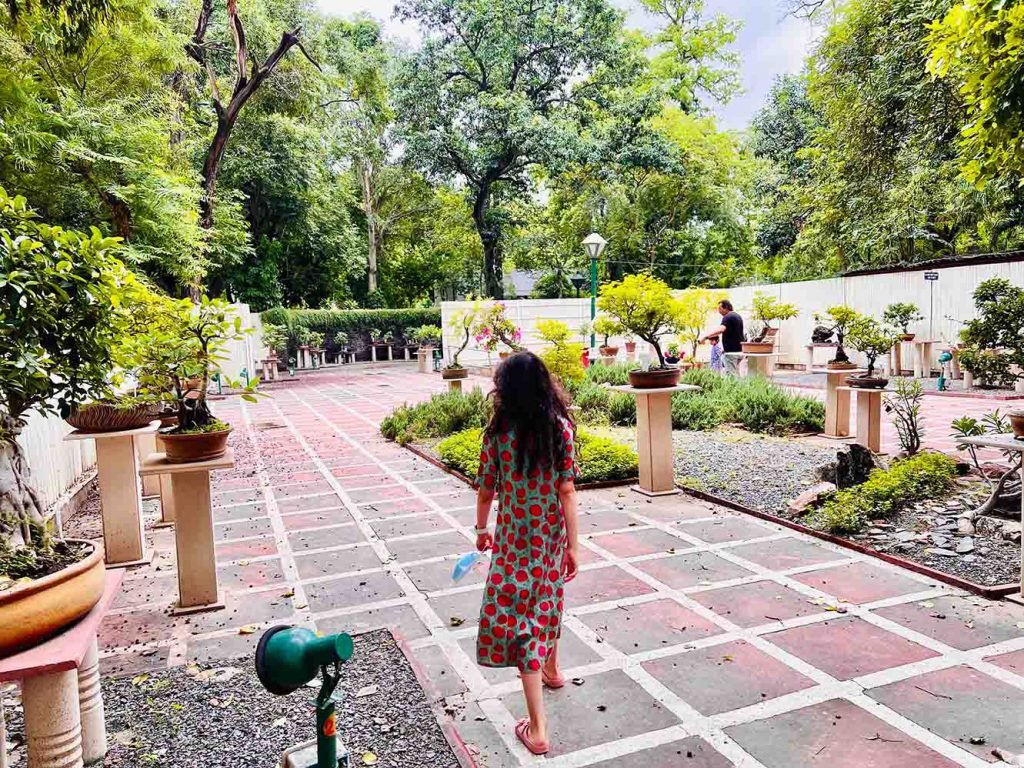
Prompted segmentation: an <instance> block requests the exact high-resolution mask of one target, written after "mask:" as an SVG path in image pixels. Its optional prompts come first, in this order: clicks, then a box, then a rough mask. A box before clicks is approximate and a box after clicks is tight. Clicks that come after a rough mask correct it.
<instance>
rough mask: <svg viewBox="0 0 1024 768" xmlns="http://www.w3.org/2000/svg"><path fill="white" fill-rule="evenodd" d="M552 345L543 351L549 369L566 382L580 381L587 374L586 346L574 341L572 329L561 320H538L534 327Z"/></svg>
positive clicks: (543, 357) (543, 358) (542, 357)
mask: <svg viewBox="0 0 1024 768" xmlns="http://www.w3.org/2000/svg"><path fill="white" fill-rule="evenodd" d="M534 330H535V331H536V333H537V335H538V336H539V337H540V338H541V339H542V340H544V341H546V342H547V343H548V344H549V345H550V346H549V347H548V348H547V349H546V350H544V352H543V353H541V359H542V360H543V361H544V364H545V365H547V367H548V370H549V371H551V373H552V374H553V375H555V376H557V377H558V378H560V379H561V380H562V381H564V382H569V381H571V382H579V381H582V380H583V378H584V377H585V376H586V371H585V370H584V368H583V360H582V358H583V350H584V347H583V345H582V344H580V343H579V342H574V341H572V331H571V330H570V329H569V326H568V325H566V324H565V323H563V322H562V321H561V320H538V321H537V325H536V326H535V329H534Z"/></svg>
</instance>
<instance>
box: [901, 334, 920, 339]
mask: <svg viewBox="0 0 1024 768" xmlns="http://www.w3.org/2000/svg"><path fill="white" fill-rule="evenodd" d="M916 338H917V334H916V333H901V334H900V341H913V340H914V339H916Z"/></svg>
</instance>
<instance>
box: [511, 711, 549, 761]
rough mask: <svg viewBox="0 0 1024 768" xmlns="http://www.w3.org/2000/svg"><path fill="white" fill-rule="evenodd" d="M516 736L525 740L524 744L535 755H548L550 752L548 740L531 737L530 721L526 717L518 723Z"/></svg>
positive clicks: (522, 740)
mask: <svg viewBox="0 0 1024 768" xmlns="http://www.w3.org/2000/svg"><path fill="white" fill-rule="evenodd" d="M516 737H517V738H518V739H519V740H520V741H521V742H523V746H524V747H526V748H527V749H528V750H530V754H533V755H546V754H547V753H548V749H549V747H548V744H547V742H537V741H534V740H533V739H531V738H530V721H529V719H528V718H524V719H523V720H520V721H519V722H518V723H516Z"/></svg>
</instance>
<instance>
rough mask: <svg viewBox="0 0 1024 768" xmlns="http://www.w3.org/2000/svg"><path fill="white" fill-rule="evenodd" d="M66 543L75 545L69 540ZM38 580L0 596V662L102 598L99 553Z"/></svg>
mask: <svg viewBox="0 0 1024 768" xmlns="http://www.w3.org/2000/svg"><path fill="white" fill-rule="evenodd" d="M69 541H77V540H74V539H69ZM80 543H82V544H87V545H89V546H90V547H92V552H91V553H90V554H89V555H88V556H86V557H85V558H84V559H83V560H79V561H78V562H77V563H75V564H74V565H69V566H68V567H67V568H64V569H63V570H60V571H57V573H51V574H50V575H49V576H44V577H43V578H41V579H35V580H34V581H30V582H27V583H25V584H18V585H17V586H15V587H13V588H11V589H8V590H6V591H4V592H0V658H2V657H4V656H7V655H8V654H11V653H14V652H16V651H22V650H25V649H26V648H31V647H32V646H33V645H38V644H39V643H41V642H43V641H44V640H46V639H48V638H50V637H52V636H53V635H55V634H57V633H58V632H60V631H61V630H62V629H64V628H65V627H67V626H68V625H70V624H73V623H74V622H76V621H78V620H79V619H80V618H82V617H83V616H85V615H86V614H87V613H88V612H89V611H91V610H92V608H93V606H94V605H96V603H97V602H99V599H100V598H101V597H102V596H103V586H104V583H105V576H104V566H103V549H102V547H100V546H99V545H97V544H93V543H92V542H89V541H83V542H80Z"/></svg>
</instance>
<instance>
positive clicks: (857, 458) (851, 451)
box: [834, 443, 877, 488]
mask: <svg viewBox="0 0 1024 768" xmlns="http://www.w3.org/2000/svg"><path fill="white" fill-rule="evenodd" d="M876 467H877V464H876V463H875V457H874V455H873V454H872V453H871V451H869V450H868V449H867V448H865V447H864V446H862V445H857V444H856V443H851V444H850V445H847V446H845V447H844V448H841V449H840V450H839V451H837V452H836V470H835V480H834V482H835V484H836V485H837V486H838V487H839V488H852V487H853V486H855V485H860V484H861V483H863V482H864V481H865V480H867V479H868V475H870V474H871V472H872V470H874V469H875V468H876Z"/></svg>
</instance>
